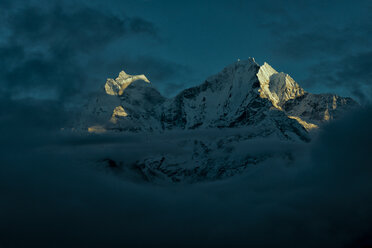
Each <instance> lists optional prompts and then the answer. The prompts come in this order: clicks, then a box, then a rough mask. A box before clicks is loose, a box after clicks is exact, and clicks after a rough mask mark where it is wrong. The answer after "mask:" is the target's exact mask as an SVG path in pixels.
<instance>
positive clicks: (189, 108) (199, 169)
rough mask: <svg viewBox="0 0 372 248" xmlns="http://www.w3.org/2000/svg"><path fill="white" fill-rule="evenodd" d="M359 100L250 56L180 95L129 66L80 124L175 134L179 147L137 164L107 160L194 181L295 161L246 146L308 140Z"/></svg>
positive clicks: (147, 175)
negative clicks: (167, 93)
mask: <svg viewBox="0 0 372 248" xmlns="http://www.w3.org/2000/svg"><path fill="white" fill-rule="evenodd" d="M356 105H357V103H356V102H355V101H354V100H352V99H351V98H345V97H339V96H336V95H332V94H311V93H308V92H306V91H305V90H304V89H303V88H301V87H300V86H299V85H298V83H296V82H295V81H294V80H293V79H292V78H291V77H290V76H289V75H288V74H285V73H282V72H280V73H278V72H277V71H276V70H274V69H273V68H272V67H271V66H270V65H269V64H267V63H264V65H262V66H260V65H258V64H257V63H256V62H255V60H254V59H253V58H250V59H248V60H246V61H237V62H235V63H233V64H231V65H229V66H227V67H226V68H224V69H223V70H222V71H221V72H220V73H218V74H216V75H214V76H211V77H209V78H207V80H205V81H204V82H203V83H202V84H201V85H199V86H196V87H192V88H189V89H185V90H183V91H181V92H180V93H179V94H178V95H176V96H175V97H173V98H165V97H163V96H162V95H161V94H160V93H159V92H158V91H157V90H156V89H155V88H154V87H153V85H152V84H151V83H150V82H149V80H148V79H147V78H146V76H144V75H136V76H132V75H128V74H126V73H125V72H124V71H122V72H120V74H119V76H118V77H117V78H116V79H115V80H114V79H108V80H107V82H106V84H105V87H104V89H102V90H101V92H99V93H98V94H97V95H96V96H95V97H93V98H92V99H91V100H90V101H89V102H88V104H87V105H86V107H85V111H84V115H83V117H82V119H81V122H80V126H79V129H80V130H86V131H88V132H92V133H105V132H106V133H113V132H124V133H147V134H149V135H150V136H151V137H157V138H156V139H157V140H158V139H159V135H160V136H161V137H173V138H172V140H167V141H166V142H168V143H174V144H173V147H178V148H179V150H178V152H177V153H174V152H173V153H172V152H170V151H169V150H164V151H161V152H158V153H157V154H154V153H151V155H149V156H147V155H144V156H142V158H141V159H139V160H138V161H136V162H135V163H131V164H130V165H128V164H126V163H125V158H123V159H122V160H121V161H116V160H115V161H114V160H112V159H108V160H106V161H110V163H111V164H112V163H114V164H115V165H117V166H119V165H121V166H124V167H125V168H126V170H132V171H133V170H134V171H137V172H138V173H139V174H140V175H141V177H142V178H144V179H146V180H149V181H156V180H165V181H167V180H169V181H173V182H178V181H190V182H194V181H200V180H213V179H217V178H224V177H227V176H231V175H234V174H236V173H240V172H241V171H244V170H245V169H247V168H249V166H250V165H254V164H258V163H260V162H262V161H264V160H266V159H268V158H272V157H280V158H281V159H289V158H290V157H291V155H290V154H289V155H288V154H287V153H285V152H284V153H283V152H279V153H278V152H275V151H272V150H270V151H269V152H268V151H265V152H259V153H258V154H253V153H252V152H251V151H250V150H249V149H242V147H244V146H245V145H247V147H251V146H252V144H254V143H255V142H260V144H262V142H263V143H265V140H266V141H269V140H270V142H273V140H275V142H281V143H283V142H284V143H286V144H289V143H293V142H295V143H298V142H299V143H303V142H309V141H310V140H311V134H310V133H311V130H313V129H317V128H318V127H319V126H320V125H322V124H323V123H325V122H327V121H330V120H332V119H334V118H338V117H339V116H341V115H342V114H343V113H345V112H346V111H348V110H349V109H351V108H353V107H355V106H356ZM207 133H209V134H210V133H213V135H206V134H207ZM185 134H187V135H185ZM180 137H182V138H180ZM248 143H249V145H248ZM119 160H120V159H119ZM289 160H290V159H289Z"/></svg>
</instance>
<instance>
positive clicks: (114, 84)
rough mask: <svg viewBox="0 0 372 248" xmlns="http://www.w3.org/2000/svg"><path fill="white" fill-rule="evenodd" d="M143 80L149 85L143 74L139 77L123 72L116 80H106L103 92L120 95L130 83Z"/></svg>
mask: <svg viewBox="0 0 372 248" xmlns="http://www.w3.org/2000/svg"><path fill="white" fill-rule="evenodd" d="M137 80H143V81H145V82H146V83H150V81H149V80H148V79H147V77H146V76H145V75H144V74H141V75H129V74H127V73H126V72H125V71H121V72H120V73H119V76H118V77H117V78H116V79H112V78H108V79H107V81H106V84H105V91H106V93H107V94H109V95H113V96H117V95H119V96H120V95H122V94H123V91H124V90H125V88H127V87H128V86H129V85H130V84H131V83H133V82H135V81H137Z"/></svg>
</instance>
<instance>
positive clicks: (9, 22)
mask: <svg viewBox="0 0 372 248" xmlns="http://www.w3.org/2000/svg"><path fill="white" fill-rule="evenodd" d="M371 5H372V4H371V2H370V1H368V0H366V1H364V0H358V1H342V0H338V1H333V0H332V1H294V0H287V1H273V0H261V1H243V0H230V1H168V0H163V1H161V0H159V1H155V0H126V1H119V0H111V1H110V0H106V1H101V0H92V1H63V2H61V1H28V2H27V3H26V4H25V2H24V1H2V2H1V3H0V7H1V10H0V12H1V13H0V14H1V16H2V17H1V19H0V21H1V23H2V25H1V37H0V57H1V58H2V61H1V62H0V63H1V69H0V80H1V84H2V86H3V87H2V93H3V94H4V95H8V96H9V95H11V96H12V98H24V97H29V96H31V97H37V98H56V99H68V98H71V97H76V96H78V95H80V94H81V93H87V92H90V91H93V90H95V89H97V88H98V87H100V86H101V85H103V84H104V82H105V80H106V78H107V77H115V76H116V75H117V74H118V72H119V71H120V70H122V69H124V70H125V71H126V72H127V73H130V74H139V73H144V74H146V75H147V76H148V78H149V79H150V80H151V81H152V82H153V84H154V85H155V87H157V88H158V89H159V90H160V91H162V93H164V94H165V95H168V96H171V95H174V94H175V93H177V92H178V91H179V90H180V89H183V88H186V87H189V86H192V85H197V84H200V83H201V82H202V81H203V80H205V79H206V78H207V77H208V76H210V75H212V74H214V73H217V72H218V71H220V70H221V69H222V68H223V67H224V66H226V65H228V64H230V63H233V62H234V61H236V60H237V59H238V58H240V59H246V58H248V57H255V59H256V61H257V62H258V63H259V64H262V63H263V62H265V61H266V62H268V63H269V64H271V65H272V66H273V67H274V68H276V69H277V70H278V71H284V72H286V73H288V74H290V75H291V76H292V77H293V78H294V79H295V80H296V81H298V82H299V83H300V85H301V86H303V87H304V88H305V89H306V90H308V91H312V92H334V93H338V94H341V95H348V96H353V97H354V98H356V99H357V100H359V101H361V102H364V101H369V100H370V95H371V82H370V81H371V80H370V79H371V78H372V70H371V69H370V68H371V66H372V50H371V43H372V25H371V24H372V17H371V16H372V15H371V14H370V13H371V11H372V6H371ZM25 89H26V90H25Z"/></svg>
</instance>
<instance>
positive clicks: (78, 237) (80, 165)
mask: <svg viewBox="0 0 372 248" xmlns="http://www.w3.org/2000/svg"><path fill="white" fill-rule="evenodd" d="M34 104H36V103H34ZM8 106H9V110H11V109H12V108H18V109H19V110H22V111H23V110H24V113H28V112H31V111H32V110H35V111H36V109H38V110H39V112H38V115H37V116H40V117H42V116H43V115H42V113H41V112H45V113H48V115H45V116H51V115H50V113H49V112H48V111H49V110H43V109H42V108H39V106H37V105H36V107H35V108H32V107H30V105H29V104H25V105H21V104H19V105H17V106H14V105H13V104H9V105H8ZM31 106H32V105H31ZM52 109H53V108H52ZM19 112H20V111H18V113H19ZM30 116H31V115H25V117H28V118H25V119H24V121H23V122H19V117H18V116H12V115H9V114H6V113H4V112H3V111H1V115H0V118H1V119H2V120H3V121H4V120H7V121H6V124H7V125H6V127H4V126H3V127H2V128H1V129H0V130H1V137H2V139H1V140H2V143H3V144H10V145H4V146H3V147H2V148H1V155H0V163H1V167H0V191H1V194H0V195H1V196H0V202H1V203H0V208H1V211H0V219H1V222H0V246H2V247H25V246H37V247H51V246H53V247H66V246H68V247H81V246H89V247H103V246H105V247H123V246H130V247H136V246H137V247H139V246H141V247H143V246H146V247H147V246H148V247H158V246H165V247H168V246H178V247H190V246H196V247H226V246H231V245H233V246H237V247H247V246H254V247H273V246H284V247H299V246H301V247H315V246H316V247H363V245H366V244H369V245H370V244H371V242H372V240H371V234H372V233H371V230H372V229H371V228H372V226H371V223H372V214H371V213H370V211H369V210H370V209H371V208H372V199H371V195H372V194H371V193H372V186H371V183H370V178H371V176H372V168H371V166H370V161H371V150H370V149H371V148H370V146H369V141H370V139H371V138H372V133H371V130H370V126H371V125H372V117H371V116H372V112H371V109H370V108H365V109H362V110H359V111H356V112H355V113H353V114H351V116H349V117H347V118H345V119H344V120H341V121H339V122H334V123H331V124H329V125H328V126H326V127H325V128H324V130H323V131H321V134H320V136H319V137H318V138H317V139H316V140H314V141H313V143H312V144H311V145H310V147H309V150H308V153H307V154H308V155H309V156H296V160H295V161H294V163H293V164H292V165H291V166H287V165H283V164H281V162H280V161H276V160H271V161H269V162H267V163H263V164H261V165H260V166H259V167H257V168H256V169H255V170H252V171H248V172H247V173H245V174H243V175H240V176H239V175H238V176H235V177H232V178H229V179H226V180H223V181H216V182H209V183H198V184H191V185H182V184H181V185H170V186H156V185H152V184H145V183H132V182H129V181H126V180H123V178H120V177H117V176H116V175H114V174H113V173H110V172H108V171H106V170H102V169H100V168H98V167H95V166H92V164H91V163H90V161H91V160H92V159H93V160H94V159H96V158H98V157H100V156H101V155H104V154H105V152H109V153H111V154H116V156H118V157H122V158H123V159H124V160H125V158H126V156H128V160H130V159H134V157H135V156H141V149H140V147H141V145H143V144H145V143H146V142H149V141H148V139H150V140H151V137H141V136H138V135H133V136H127V135H122V136H120V135H119V136H117V137H109V138H105V136H85V137H84V136H76V135H74V134H66V133H63V132H62V133H60V132H59V131H58V130H59V129H58V128H57V127H58V126H60V125H64V124H65V120H66V119H67V120H68V119H69V118H70V117H71V116H70V114H69V113H68V112H63V113H62V112H61V113H60V117H61V118H60V119H59V120H57V121H55V122H53V124H51V123H50V122H49V120H48V119H44V118H40V119H29V118H30ZM25 125H26V126H27V129H23V130H22V127H24V126H25ZM200 135H201V136H202V135H203V134H200ZM206 135H207V134H206ZM150 144H151V141H150ZM157 145H158V146H163V147H164V148H166V145H167V140H166V136H164V140H163V141H159V142H158V143H157ZM247 149H249V147H248V148H247ZM293 149H294V150H293V151H297V150H296V148H293ZM133 151H137V153H136V154H133ZM131 156H132V157H131Z"/></svg>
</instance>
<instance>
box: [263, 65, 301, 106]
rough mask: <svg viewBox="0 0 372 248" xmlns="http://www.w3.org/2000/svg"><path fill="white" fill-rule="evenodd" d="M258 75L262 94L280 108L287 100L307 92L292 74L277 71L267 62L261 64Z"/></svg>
mask: <svg viewBox="0 0 372 248" xmlns="http://www.w3.org/2000/svg"><path fill="white" fill-rule="evenodd" d="M257 77H258V80H259V81H260V89H259V92H260V96H261V97H262V98H267V99H269V100H270V101H271V102H272V104H273V105H274V107H276V108H278V109H281V107H282V105H283V104H284V103H285V102H286V101H288V100H290V99H294V98H296V97H299V96H302V95H303V94H304V93H305V91H304V89H302V88H301V87H300V85H298V83H296V82H295V81H294V80H293V78H291V76H289V75H288V74H286V73H283V72H280V73H279V72H277V71H276V70H275V69H274V68H272V67H271V66H270V65H269V64H268V63H266V62H265V63H264V64H263V65H262V66H260V69H259V70H258V72H257Z"/></svg>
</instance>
